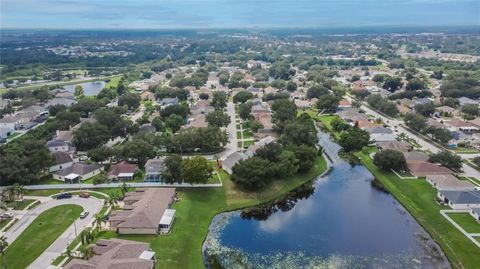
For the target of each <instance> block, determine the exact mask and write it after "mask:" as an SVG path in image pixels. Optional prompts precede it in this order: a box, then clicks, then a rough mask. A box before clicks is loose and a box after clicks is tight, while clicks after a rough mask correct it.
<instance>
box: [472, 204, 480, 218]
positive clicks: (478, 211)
mask: <svg viewBox="0 0 480 269" xmlns="http://www.w3.org/2000/svg"><path fill="white" fill-rule="evenodd" d="M470 215H471V216H472V217H473V218H474V219H475V220H476V221H480V207H474V208H472V209H470Z"/></svg>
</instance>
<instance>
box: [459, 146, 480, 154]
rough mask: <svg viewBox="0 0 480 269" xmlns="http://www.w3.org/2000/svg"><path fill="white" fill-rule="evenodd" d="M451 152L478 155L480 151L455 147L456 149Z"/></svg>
mask: <svg viewBox="0 0 480 269" xmlns="http://www.w3.org/2000/svg"><path fill="white" fill-rule="evenodd" d="M453 151H455V152H456V153H463V154H475V153H479V152H480V151H478V150H476V149H472V148H464V147H456V148H453Z"/></svg>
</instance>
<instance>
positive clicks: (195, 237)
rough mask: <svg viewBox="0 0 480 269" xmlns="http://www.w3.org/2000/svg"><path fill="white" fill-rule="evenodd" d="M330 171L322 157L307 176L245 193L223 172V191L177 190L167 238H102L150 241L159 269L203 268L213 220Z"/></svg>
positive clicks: (162, 236) (149, 236) (274, 196)
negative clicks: (205, 242) (206, 244)
mask: <svg viewBox="0 0 480 269" xmlns="http://www.w3.org/2000/svg"><path fill="white" fill-rule="evenodd" d="M326 168H327V164H326V161H325V160H324V159H323V157H320V156H319V157H318V158H317V162H316V165H315V166H314V167H313V168H312V169H311V170H310V171H309V172H308V173H306V174H301V175H297V176H295V177H293V178H292V179H289V180H278V181H275V182H273V184H271V185H270V186H269V187H268V188H266V189H265V190H263V191H261V192H246V191H244V190H241V189H239V188H237V187H236V185H235V184H234V183H233V182H232V181H231V180H230V177H229V176H228V174H227V173H225V172H224V171H223V170H221V171H219V173H220V176H221V177H222V181H223V183H224V187H223V188H208V189H205V188H202V189H198V188H197V189H195V188H182V189H177V191H178V193H179V195H180V202H178V203H174V205H173V207H174V208H175V209H176V210H177V216H176V219H175V223H174V225H173V227H172V230H171V233H170V234H168V235H161V236H152V235H117V234H116V233H115V232H101V236H100V237H102V238H111V237H118V238H122V239H130V240H137V241H143V242H149V243H150V247H151V248H152V249H153V250H155V252H156V258H157V260H158V261H159V262H158V263H157V265H156V268H165V269H167V268H168V269H171V268H181V269H188V268H192V269H197V268H204V264H203V260H202V252H201V247H202V244H203V240H204V238H205V236H206V234H207V231H208V226H209V225H210V222H211V220H212V218H213V217H214V216H215V215H216V214H218V213H220V212H224V211H229V210H235V209H239V208H242V207H247V206H254V205H257V204H260V203H265V202H268V201H271V200H273V199H276V198H279V197H281V196H282V195H284V194H286V193H287V192H289V191H291V190H293V189H295V188H297V187H299V186H301V185H302V184H304V183H305V182H308V181H310V180H312V179H313V178H315V177H316V176H318V175H319V174H321V173H322V172H323V171H325V170H326Z"/></svg>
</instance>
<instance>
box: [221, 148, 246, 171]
mask: <svg viewBox="0 0 480 269" xmlns="http://www.w3.org/2000/svg"><path fill="white" fill-rule="evenodd" d="M246 158H247V155H245V154H243V153H241V152H234V153H232V154H230V155H228V157H227V158H226V159H225V160H224V161H223V162H222V168H223V170H225V171H227V172H228V173H230V174H231V173H232V168H233V166H234V165H235V164H237V163H238V162H239V161H241V160H244V159H246Z"/></svg>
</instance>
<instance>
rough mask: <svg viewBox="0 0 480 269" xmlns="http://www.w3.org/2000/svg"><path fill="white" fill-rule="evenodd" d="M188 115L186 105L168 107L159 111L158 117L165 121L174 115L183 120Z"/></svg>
mask: <svg viewBox="0 0 480 269" xmlns="http://www.w3.org/2000/svg"><path fill="white" fill-rule="evenodd" d="M188 113H189V109H188V105H170V106H167V107H165V108H164V109H162V110H161V111H160V116H162V118H163V119H166V118H168V117H169V116H170V115H172V114H176V115H179V116H181V117H182V118H183V119H185V118H187V116H188Z"/></svg>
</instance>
